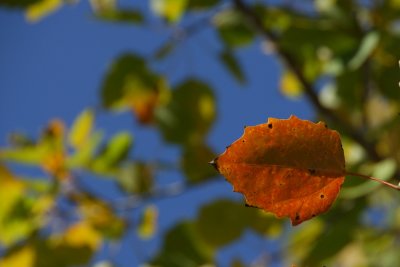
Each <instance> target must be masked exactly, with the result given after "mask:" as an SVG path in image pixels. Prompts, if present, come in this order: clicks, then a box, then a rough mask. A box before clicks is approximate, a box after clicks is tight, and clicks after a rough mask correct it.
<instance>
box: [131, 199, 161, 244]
mask: <svg viewBox="0 0 400 267" xmlns="http://www.w3.org/2000/svg"><path fill="white" fill-rule="evenodd" d="M157 221H158V209H157V207H156V206H154V205H150V206H147V207H146V208H145V209H144V211H143V214H142V217H141V220H140V223H139V225H138V228H137V230H136V232H137V234H138V235H139V237H140V238H142V239H149V238H152V237H153V236H154V235H155V233H156V231H157V223H158V222H157Z"/></svg>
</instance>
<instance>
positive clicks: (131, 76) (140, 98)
mask: <svg viewBox="0 0 400 267" xmlns="http://www.w3.org/2000/svg"><path fill="white" fill-rule="evenodd" d="M168 95H169V91H168V85H167V83H166V81H165V79H164V78H163V77H162V76H160V75H158V74H156V73H154V72H153V71H151V70H150V69H149V68H148V67H147V65H146V62H145V61H144V59H143V58H141V57H140V56H138V55H134V54H124V55H122V56H120V57H119V58H118V59H117V60H116V61H115V62H114V63H113V65H112V66H111V68H110V70H109V71H108V73H107V74H106V77H105V79H104V81H103V85H102V89H101V98H102V104H103V107H105V108H107V109H112V110H121V109H131V110H132V111H133V112H134V113H135V115H136V117H137V119H138V121H139V122H140V123H150V122H151V121H152V120H153V112H154V109H155V108H156V107H157V106H158V105H161V104H163V103H164V102H165V101H167V100H168Z"/></svg>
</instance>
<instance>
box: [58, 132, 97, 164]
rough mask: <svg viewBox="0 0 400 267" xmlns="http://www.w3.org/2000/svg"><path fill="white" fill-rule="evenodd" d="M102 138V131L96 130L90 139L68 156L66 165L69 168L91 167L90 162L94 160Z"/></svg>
mask: <svg viewBox="0 0 400 267" xmlns="http://www.w3.org/2000/svg"><path fill="white" fill-rule="evenodd" d="M102 140H103V134H102V133H101V132H94V133H93V134H91V135H90V139H89V140H87V142H86V143H85V144H84V145H83V146H81V147H80V148H79V149H78V150H76V151H75V153H74V154H72V155H71V156H69V157H68V158H67V162H66V165H67V166H68V169H75V168H84V169H87V168H90V162H91V161H92V160H93V158H94V155H95V153H96V151H97V149H98V148H99V146H100V144H101V141H102Z"/></svg>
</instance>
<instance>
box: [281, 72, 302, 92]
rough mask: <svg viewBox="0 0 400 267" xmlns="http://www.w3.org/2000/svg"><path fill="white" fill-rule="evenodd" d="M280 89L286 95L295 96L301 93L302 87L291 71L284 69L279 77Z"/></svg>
mask: <svg viewBox="0 0 400 267" xmlns="http://www.w3.org/2000/svg"><path fill="white" fill-rule="evenodd" d="M280 91H281V92H282V93H283V94H284V95H285V96H287V97H290V98H296V97H299V96H300V95H301V93H302V92H303V88H302V86H301V84H300V82H299V80H298V79H297V77H296V76H295V75H294V74H293V73H292V72H290V71H285V72H284V73H283V74H282V77H281V81H280Z"/></svg>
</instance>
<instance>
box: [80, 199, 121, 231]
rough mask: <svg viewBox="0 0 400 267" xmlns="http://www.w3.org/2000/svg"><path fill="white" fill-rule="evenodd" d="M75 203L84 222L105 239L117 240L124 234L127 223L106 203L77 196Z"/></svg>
mask: <svg viewBox="0 0 400 267" xmlns="http://www.w3.org/2000/svg"><path fill="white" fill-rule="evenodd" d="M75 201H76V202H77V203H78V206H79V212H80V214H81V216H82V217H83V218H84V220H85V221H86V222H87V223H88V224H90V226H91V227H93V229H94V230H96V231H98V232H100V233H101V234H102V235H103V237H107V238H111V239H115V238H119V237H121V235H122V234H123V233H124V230H125V226H126V223H125V221H124V220H123V219H121V218H119V217H118V216H117V215H116V214H115V213H114V211H113V209H112V208H111V206H110V205H108V204H107V203H106V202H104V201H102V200H100V199H97V198H95V197H93V196H89V195H80V196H76V197H75Z"/></svg>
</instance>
